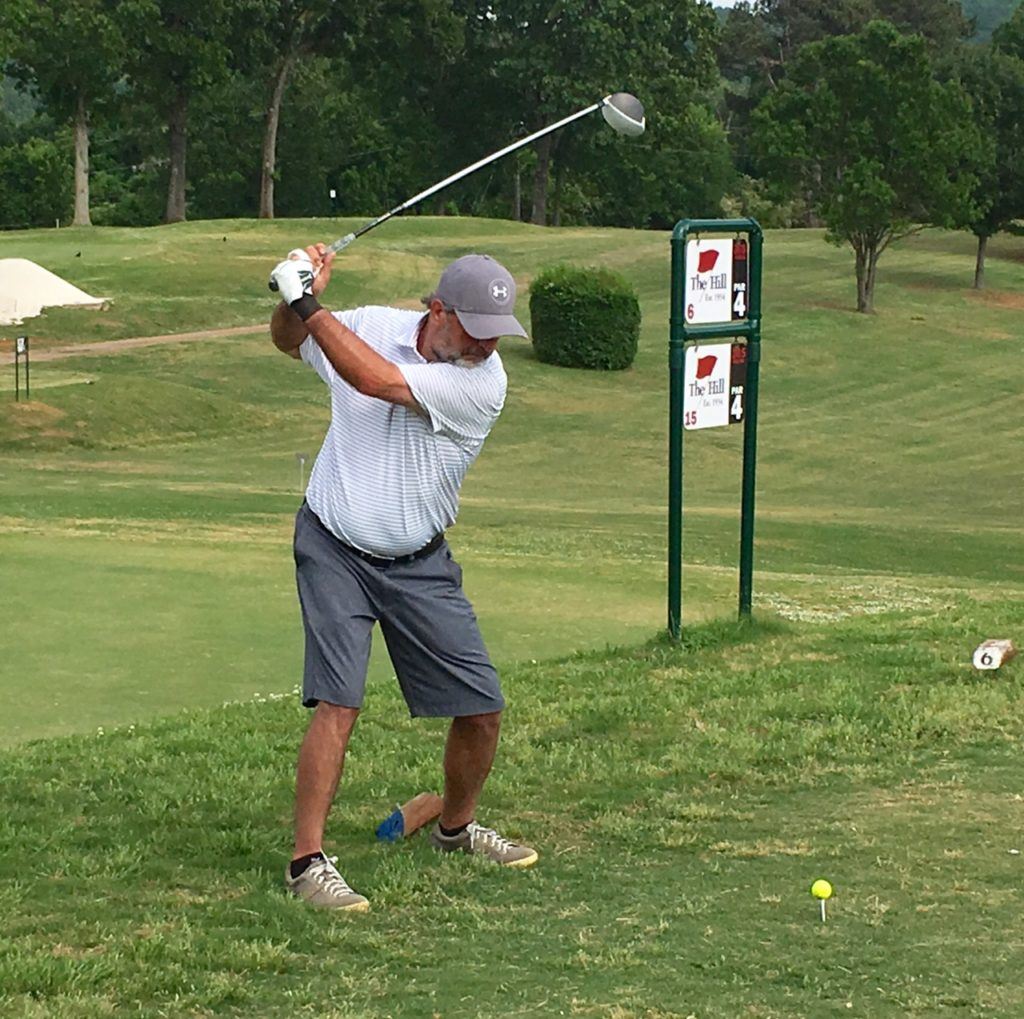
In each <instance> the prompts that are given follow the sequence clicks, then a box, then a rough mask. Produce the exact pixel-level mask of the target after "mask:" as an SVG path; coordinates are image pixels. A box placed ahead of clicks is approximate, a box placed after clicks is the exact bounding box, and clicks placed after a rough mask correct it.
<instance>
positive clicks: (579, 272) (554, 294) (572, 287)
mask: <svg viewBox="0 0 1024 1019" xmlns="http://www.w3.org/2000/svg"><path fill="white" fill-rule="evenodd" d="M530 322H531V326H532V328H531V333H532V339H533V349H534V350H535V351H536V352H537V357H538V358H539V359H540V360H541V361H544V362H545V363H546V364H557V365H561V366H562V367H564V368H603V369H606V370H608V369H610V370H620V369H622V368H628V367H629V366H630V365H631V364H632V363H633V359H634V358H635V357H636V348H637V341H638V340H639V338H640V302H639V300H638V299H637V295H636V291H635V290H634V289H633V286H632V285H631V284H630V283H629V281H628V280H626V278H625V277H624V276H621V275H620V274H619V273H617V272H612V271H611V270H610V269H600V268H597V267H588V268H581V267H579V266H572V265H556V266H552V267H551V268H549V269H545V270H544V271H543V272H541V273H540V275H539V276H538V277H537V278H536V279H535V280H534V281H533V285H532V286H531V287H530Z"/></svg>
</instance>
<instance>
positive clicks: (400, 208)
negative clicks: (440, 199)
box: [327, 99, 607, 251]
mask: <svg viewBox="0 0 1024 1019" xmlns="http://www.w3.org/2000/svg"><path fill="white" fill-rule="evenodd" d="M606 102H607V99H602V100H601V101H600V102H597V103H594V104H593V105H592V106H588V107H587V108H586V109H585V110H580V111H579V112H578V113H573V114H571V115H570V116H568V117H563V118H562V120H560V121H558V123H557V124H551V125H549V126H548V127H544V128H541V129H540V130H539V131H534V133H533V134H531V135H527V136H526V137H525V138H520V139H519V141H517V142H513V143H512V144H511V145H506V146H505V148H503V149H499V150H498V151H497V152H492V153H491V154H490V155H489V156H484V158H483V159H480V160H477V162H475V163H473V164H472V165H470V166H467V167H464V168H463V169H462V170H459V171H458V172H457V173H453V174H452V175H451V176H450V177H445V179H444V180H442V181H439V182H438V183H437V184H434V185H433V186H432V187H429V188H427V190H426V191H421V192H420V193H419V194H418V195H413V197H412V198H409V199H407V200H406V201H404V202H402V204H401V205H396V206H395V207H394V208H393V209H392V210H391V211H390V212H385V213H384V215H383V216H378V217H377V218H376V219H374V220H371V221H370V222H369V223H367V224H366V225H365V226H361V227H360V228H359V229H358V230H356V232H355V233H351V234H346V236H344V237H339V238H338V239H337V240H336V241H335V242H334V243H333V244H331V245H329V246H328V248H327V250H328V251H341V249H342V248H347V247H348V246H349V245H350V244H351V243H352V242H353V241H354V240H355V239H356V238H357V237H362V235H363V234H365V233H368V232H369V231H370V230H372V229H373V228H374V227H375V226H380V225H381V223H386V222H387V221H388V220H389V219H391V217H392V216H397V215H398V214H399V213H400V212H405V210H406V209H411V208H412V207H413V206H414V205H416V204H417V203H418V202H422V201H423V199H424V198H429V197H430V196H431V195H434V194H437V192H438V191H440V190H441V189H442V188H446V187H448V185H449V184H454V183H455V182H456V181H459V180H462V178H463V177H468V176H469V175H470V174H471V173H473V172H475V171H476V170H479V169H481V168H482V167H484V166H487V165H488V164H489V163H493V162H494V161H495V160H497V159H501V157H502V156H507V155H508V154H509V153H510V152H515V150H516V149H521V148H522V147H523V146H524V145H529V144H530V142H535V141H536V140H537V139H538V138H543V137H544V135H546V134H551V132H552V131H557V130H558V129H559V128H560V127H565V125H566V124H571V123H572V122H573V121H574V120H579V119H580V117H585V116H587V114H590V113H594V112H595V111H596V110H599V109H601V107H602V106H604V105H605V103H606Z"/></svg>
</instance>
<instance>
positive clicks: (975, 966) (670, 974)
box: [0, 599, 1024, 1019]
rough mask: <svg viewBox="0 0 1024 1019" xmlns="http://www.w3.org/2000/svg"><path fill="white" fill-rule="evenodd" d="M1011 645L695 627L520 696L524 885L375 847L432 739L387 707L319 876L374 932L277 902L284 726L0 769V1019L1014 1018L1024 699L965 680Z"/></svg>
mask: <svg viewBox="0 0 1024 1019" xmlns="http://www.w3.org/2000/svg"><path fill="white" fill-rule="evenodd" d="M1017 619H1018V617H1017V616H1016V615H1015V614H1014V613H1013V611H1012V610H1011V608H1010V607H1008V606H992V605H989V606H979V605H978V604H976V603H973V602H971V601H970V600H968V599H957V600H954V601H951V602H950V603H949V604H947V605H945V606H943V607H942V609H941V611H937V612H930V613H920V612H918V613H916V614H913V615H905V614H899V613H890V614H883V615H880V616H878V617H875V618H873V619H872V620H870V621H868V622H865V621H864V620H863V619H848V620H845V621H843V622H839V623H832V624H821V623H816V624H800V625H782V624H773V625H770V626H757V627H753V628H751V627H742V626H738V625H736V624H732V623H729V624H722V623H718V624H702V625H700V626H697V627H693V628H691V629H690V631H689V633H688V636H687V640H686V643H685V644H684V646H683V647H682V648H675V647H670V646H667V645H665V644H663V643H660V642H655V643H652V644H650V645H648V646H646V647H640V648H636V649H633V650H622V651H607V652H600V653H591V654H587V655H578V656H573V657H570V658H567V659H563V660H561V661H556V662H548V663H542V664H538V665H534V666H529V665H523V666H520V667H517V668H514V669H512V670H510V671H509V672H508V673H507V676H506V686H507V690H508V693H509V694H510V700H511V705H512V706H511V708H510V710H509V712H508V714H507V718H506V734H505V738H504V740H503V743H502V749H501V752H500V757H499V762H498V767H497V769H496V771H495V774H494V775H493V777H492V780H491V782H490V783H489V787H488V793H487V811H486V815H485V816H486V817H488V818H490V819H492V820H494V821H495V822H497V823H499V824H500V825H501V826H502V828H503V830H506V831H507V832H508V833H510V834H512V835H516V836H521V837H523V838H524V839H529V840H530V841H531V842H532V843H534V844H536V845H537V846H538V847H539V848H540V851H541V854H542V856H541V861H540V863H539V864H538V865H537V866H536V867H535V868H534V869H531V870H530V871H526V872H517V873H499V872H496V871H494V870H490V869H488V868H487V867H486V866H483V865H479V864H478V863H477V861H474V860H470V859H466V858H459V859H452V858H443V859H442V858H438V857H436V856H435V855H434V854H433V853H432V852H431V850H430V849H429V847H428V846H427V845H426V844H425V840H424V839H423V838H422V837H417V838H414V839H412V840H409V841H408V842H406V843H403V844H399V845H383V844H379V843H376V842H375V841H374V839H373V835H372V833H373V829H374V828H375V826H376V824H377V823H378V822H379V821H380V820H382V819H383V817H384V816H385V815H386V814H387V813H388V812H389V811H390V809H391V806H392V805H393V803H394V802H395V801H397V800H401V799H403V798H405V797H406V796H408V795H409V794H411V793H412V792H414V791H417V790H419V789H421V788H432V787H436V786H437V782H438V761H439V757H440V753H441V748H442V741H443V725H442V724H440V723H438V722H417V723H414V722H410V721H408V720H404V721H403V720H402V717H401V716H402V709H401V705H400V702H399V699H398V696H397V694H396V692H395V691H394V689H393V688H392V687H386V688H383V689H379V690H376V691H375V692H374V693H373V695H372V696H371V702H370V705H369V706H368V709H367V711H366V713H365V714H364V717H363V720H362V721H361V722H360V727H359V730H358V732H357V735H356V739H355V742H354V744H353V751H352V755H351V757H350V760H349V764H348V768H347V774H346V779H345V784H344V790H343V795H342V798H341V801H340V803H339V804H338V805H337V806H336V809H335V812H334V816H333V820H332V822H331V824H330V826H329V840H328V844H327V848H328V849H329V850H330V851H331V852H334V853H337V854H339V855H340V857H341V860H342V863H343V868H344V873H345V874H346V876H347V877H348V879H349V880H350V881H351V882H352V883H353V884H354V886H355V887H356V888H358V889H360V890H361V891H363V892H364V893H365V894H367V895H368V896H369V897H370V898H371V900H372V911H371V912H370V913H369V914H365V915H359V916H355V917H353V916H345V917H331V916H329V915H324V914H315V913H310V912H309V911H308V910H307V909H306V908H305V907H304V906H303V905H302V904H300V903H297V902H294V901H289V900H288V899H287V898H286V896H285V894H284V892H283V889H282V888H281V887H280V884H279V882H280V873H279V872H280V871H281V869H282V868H283V865H284V862H285V860H286V859H287V850H288V844H287V828H288V816H289V810H290V791H291V790H290V782H289V775H290V771H291V766H292V762H293V757H294V750H295V746H296V743H297V741H298V739H299V738H300V734H301V731H302V727H303V725H304V721H305V713H304V712H303V711H302V709H301V708H299V707H298V705H297V704H296V702H295V699H294V698H293V697H291V696H284V697H281V698H279V699H274V698H270V699H260V700H258V701H255V702H253V701H250V702H249V703H246V704H238V705H230V706H226V707H224V708H221V709H213V710H210V711H207V712H199V713H194V714H191V715H189V716H188V717H184V718H180V719H176V720H169V721H163V722H157V723H151V724H148V725H139V726H134V727H129V728H122V729H119V730H117V731H109V730H108V731H106V732H104V733H99V734H96V735H93V736H77V737H70V738H66V739H62V740H51V741H43V742H38V743H33V744H29V745H27V746H23V747H21V748H20V749H19V750H17V751H8V752H6V753H4V754H2V755H0V781H2V782H3V784H4V788H5V789H6V790H7V794H6V797H5V799H6V805H5V811H4V815H3V818H2V819H0V861H2V862H0V875H2V877H3V881H2V884H0V888H2V889H3V890H2V891H0V903H2V905H3V907H4V914H5V939H4V941H3V942H2V943H0V989H2V990H0V1011H2V1013H3V1014H4V1015H5V1016H11V1017H21V1016H25V1017H29V1016H31V1017H35V1016H60V1017H72V1016H74V1017H78V1016H81V1017H85V1016H89V1017H92V1016H102V1015H115V1014H116V1015H138V1016H161V1015H163V1016H185V1015H194V1016H209V1015H259V1016H261V1017H273V1016H281V1017H285V1016H302V1015H309V1016H335V1017H353V1019H355V1017H359V1019H371V1017H382V1019H383V1017H399V1016H401V1017H412V1016H425V1017H429V1016H437V1015H442V1016H447V1015H456V1014H459V1015H472V1016H485V1015H494V1014H495V1013H501V1014H504V1015H509V1016H523V1017H530V1016H557V1015H576V1016H594V1017H605V1016H618V1017H623V1019H624V1017H632V1016H645V1017H664V1016H687V1015H699V1016H701V1017H707V1019H711V1017H721V1019H733V1017H736V1016H748V1015H749V1016H763V1017H768V1016H771V1017H776V1019H782V1017H787V1019H788V1017H798V1016H831V1015H837V1016H838V1015H854V1016H869V1017H873V1016H883V1015H886V1016H887V1015H901V1016H938V1015H943V1016H945V1015H949V1016H987V1015H1000V1016H1010V1015H1016V1014H1019V1013H1020V1011H1021V1009H1022V1008H1024V981H1022V980H1021V978H1020V973H1019V968H1018V967H1016V965H1015V962H1014V960H1015V958H1016V956H1017V954H1018V953H1019V951H1020V949H1021V944H1020V937H1019V936H1018V935H1017V934H1015V933H1014V931H1015V930H1016V921H1017V917H1018V916H1019V911H1020V894H1019V883H1020V882H1019V876H1020V867H1021V866H1022V864H1021V862H1020V861H1021V857H1019V856H1014V855H1011V853H1010V850H1011V849H1017V848H1021V847H1020V844H1019V841H1018V835H1019V825H1017V824H1015V823H1013V819H1014V818H1015V817H1016V815H1017V814H1019V802H1018V801H1019V794H1018V790H1019V767H1018V764H1019V761H1018V758H1019V746H1020V740H1021V738H1022V736H1024V723H1022V722H1021V718H1022V717H1024V715H1022V712H1021V708H1022V693H1024V684H1022V678H1021V673H1020V670H1019V669H1016V668H1015V667H1014V665H1011V666H1009V667H1007V668H1006V669H1005V670H1004V672H1003V673H1001V674H999V675H997V676H992V675H983V674H978V673H975V672H973V670H972V669H971V668H970V666H969V664H967V663H966V662H965V650H966V649H968V648H969V647H970V646H971V645H972V642H973V641H975V639H976V638H977V636H978V634H980V633H987V632H995V631H1002V630H1003V629H1005V628H1006V627H1007V626H1010V625H1013V624H1014V623H1015V622H1016V621H1017ZM819 876H827V877H828V878H829V879H830V880H831V881H832V883H833V884H834V885H835V888H836V895H835V897H834V898H833V899H832V900H831V902H830V903H829V919H828V922H827V923H826V924H824V925H822V924H821V922H820V920H819V919H818V914H817V906H816V903H815V901H814V900H813V899H812V898H811V896H810V895H809V887H810V884H811V882H812V881H813V880H814V879H816V878H817V877H819Z"/></svg>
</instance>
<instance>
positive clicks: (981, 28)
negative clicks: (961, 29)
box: [961, 0, 1021, 42]
mask: <svg viewBox="0 0 1024 1019" xmlns="http://www.w3.org/2000/svg"><path fill="white" fill-rule="evenodd" d="M961 2H962V4H963V9H964V14H966V15H967V17H969V18H973V19H974V23H975V28H974V35H973V36H972V38H973V39H974V40H975V41H977V42H988V40H989V39H991V38H992V32H993V31H994V30H995V29H996V28H998V27H999V26H1000V25H1001V24H1002V23H1003V22H1004V21H1007V20H1008V19H1009V17H1010V15H1011V14H1013V12H1014V11H1015V10H1016V9H1017V7H1018V6H1019V5H1020V2H1021V0H961Z"/></svg>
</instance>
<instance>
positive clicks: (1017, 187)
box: [959, 45, 1024, 289]
mask: <svg viewBox="0 0 1024 1019" xmlns="http://www.w3.org/2000/svg"><path fill="white" fill-rule="evenodd" d="M959 77H960V81H961V83H962V85H963V87H964V89H965V91H966V92H967V94H968V95H969V96H970V97H971V101H972V103H973V106H974V113H975V116H976V117H977V118H978V122H979V125H980V127H981V130H982V131H983V132H984V135H985V138H986V141H987V142H988V145H989V148H990V153H991V158H990V159H989V160H988V161H987V163H986V164H985V165H984V166H983V167H982V168H981V170H980V173H979V177H978V185H977V187H976V188H975V193H974V194H975V201H976V204H977V206H978V214H977V216H976V217H975V218H974V219H972V220H971V222H970V224H969V226H970V229H971V232H972V233H973V234H974V236H975V237H977V239H978V248H977V257H976V259H975V267H974V287H975V289H980V288H981V287H982V286H984V282H985V253H986V248H987V246H988V241H989V238H990V237H992V236H993V235H995V234H997V233H1000V232H1001V231H1003V230H1007V229H1009V228H1010V227H1011V226H1012V225H1013V223H1014V221H1015V220H1018V219H1021V218H1024V60H1021V59H1020V58H1018V57H1016V56H1014V55H1012V54H1010V53H1005V52H1003V51H1002V50H1001V49H999V47H998V45H997V46H995V47H984V48H979V49H974V50H970V51H967V52H966V53H965V54H964V56H963V57H962V59H961V62H960V68H959Z"/></svg>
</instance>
